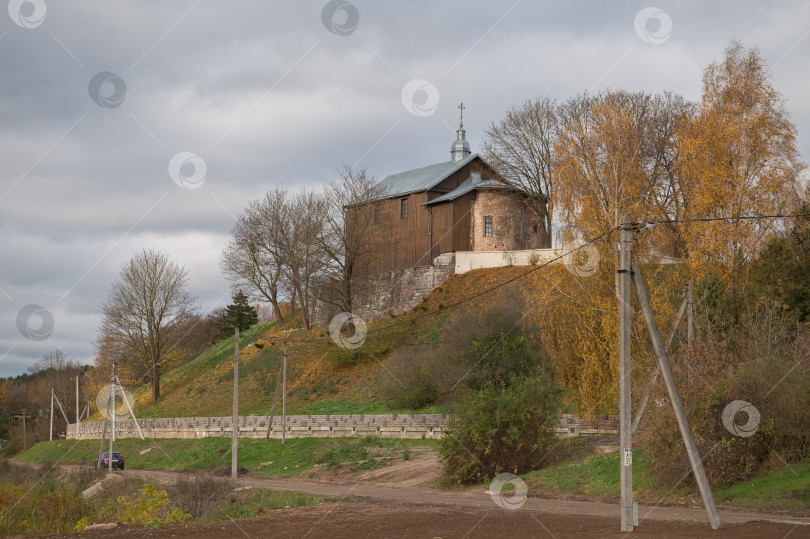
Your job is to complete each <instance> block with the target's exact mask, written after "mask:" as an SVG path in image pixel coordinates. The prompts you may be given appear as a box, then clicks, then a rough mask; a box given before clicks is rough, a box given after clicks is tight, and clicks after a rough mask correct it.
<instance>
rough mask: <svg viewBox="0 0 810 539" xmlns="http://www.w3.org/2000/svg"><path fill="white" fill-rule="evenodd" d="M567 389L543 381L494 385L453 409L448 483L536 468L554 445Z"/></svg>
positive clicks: (445, 454) (444, 453)
mask: <svg viewBox="0 0 810 539" xmlns="http://www.w3.org/2000/svg"><path fill="white" fill-rule="evenodd" d="M561 397H562V390H561V389H560V388H559V387H557V386H556V385H554V384H553V383H549V382H548V381H545V380H543V379H541V378H515V379H513V380H512V381H511V384H510V385H509V386H503V385H496V384H494V383H492V382H489V383H488V384H487V385H486V386H485V387H484V388H483V389H481V390H480V391H478V392H477V393H475V394H474V395H472V396H469V397H467V398H464V399H462V400H461V401H460V402H458V403H457V404H456V405H455V406H454V408H453V414H454V415H452V416H451V417H450V424H449V425H448V428H447V430H446V431H445V435H444V437H443V438H442V441H441V446H440V454H441V460H442V463H443V465H444V472H445V475H446V476H447V478H448V479H449V480H450V481H451V482H453V483H458V484H470V483H479V482H486V481H489V480H491V479H492V478H494V477H495V476H496V475H498V474H499V473H501V472H511V473H515V474H521V473H525V472H528V471H530V470H533V469H535V468H536V467H537V466H538V465H539V464H540V463H542V462H543V461H544V460H545V459H546V457H547V456H548V454H549V452H550V450H551V448H552V446H553V444H554V425H555V423H556V421H557V419H558V416H559V410H560V405H561Z"/></svg>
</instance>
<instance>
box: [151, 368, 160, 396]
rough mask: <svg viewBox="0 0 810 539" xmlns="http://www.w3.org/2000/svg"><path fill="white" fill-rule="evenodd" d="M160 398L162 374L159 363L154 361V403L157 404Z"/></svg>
mask: <svg viewBox="0 0 810 539" xmlns="http://www.w3.org/2000/svg"><path fill="white" fill-rule="evenodd" d="M158 397H160V373H159V372H158V364H157V361H155V360H152V402H157V401H158Z"/></svg>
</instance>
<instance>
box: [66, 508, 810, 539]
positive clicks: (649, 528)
mask: <svg viewBox="0 0 810 539" xmlns="http://www.w3.org/2000/svg"><path fill="white" fill-rule="evenodd" d="M614 513H615V511H614ZM808 532H810V528H808V527H806V526H799V525H788V524H777V523H772V522H748V523H744V524H730V525H727V527H726V528H725V529H724V530H722V531H714V530H711V529H710V528H709V527H708V526H707V525H705V524H696V523H686V522H671V521H660V520H649V521H646V522H644V523H643V525H642V526H641V527H640V528H639V529H638V531H637V532H636V533H634V534H633V537H639V538H643V537H651V538H652V537H654V538H656V539H674V538H682V537H688V538H690V539H701V538H714V539H717V538H730V537H734V538H742V539H754V538H756V539H761V538H770V537H774V538H789V539H796V538H802V537H810V534H809V533H808ZM71 537H81V538H92V539H100V538H105V539H106V538H109V537H116V538H123V539H141V538H154V537H181V538H190V537H199V538H216V539H224V538H226V537H251V538H252V537H285V538H292V537H309V538H313V539H317V538H324V539H337V538H342V537H349V538H352V539H365V538H391V537H395V538H396V537H407V538H409V539H410V538H421V537H425V538H451V537H453V538H455V537H467V538H484V537H499V538H500V537H506V538H511V537H544V538H558V539H563V538H583V537H584V538H590V537H627V534H624V533H622V532H620V531H619V519H618V515H617V514H616V515H614V516H613V517H602V516H583V515H572V514H553V513H545V512H539V511H533V510H528V509H526V507H525V506H524V507H523V508H521V509H520V510H517V511H507V510H504V509H499V508H497V507H496V508H492V507H490V508H488V509H472V508H466V507H459V506H447V505H443V506H438V505H424V504H421V505H420V504H411V503H400V502H384V501H376V500H369V499H365V498H346V499H344V500H342V501H327V502H324V503H323V504H321V505H318V506H310V507H295V508H289V509H283V510H277V511H272V512H270V513H268V514H267V515H262V516H259V517H256V518H251V519H246V520H239V521H231V522H216V523H203V524H179V525H172V526H166V527H164V528H159V529H143V528H127V527H124V528H118V529H116V530H113V531H111V532H109V531H98V532H84V533H80V534H71Z"/></svg>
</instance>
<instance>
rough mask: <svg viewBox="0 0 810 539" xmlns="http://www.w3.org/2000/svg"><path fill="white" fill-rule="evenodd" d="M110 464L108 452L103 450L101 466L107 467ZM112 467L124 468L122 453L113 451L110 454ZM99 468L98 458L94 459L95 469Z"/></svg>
mask: <svg viewBox="0 0 810 539" xmlns="http://www.w3.org/2000/svg"><path fill="white" fill-rule="evenodd" d="M109 466H110V453H109V452H107V451H105V452H104V453H102V454H101V468H109ZM112 467H113V468H121V469H122V470H123V469H124V455H122V454H121V453H116V452H115V451H113V454H112ZM98 468H99V462H98V459H96V469H98Z"/></svg>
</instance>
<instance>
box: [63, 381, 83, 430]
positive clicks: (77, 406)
mask: <svg viewBox="0 0 810 539" xmlns="http://www.w3.org/2000/svg"><path fill="white" fill-rule="evenodd" d="M66 404H67V403H66ZM80 407H81V404H80V403H79V377H78V375H77V376H76V439H77V440H78V439H79V421H80V418H79V408H80Z"/></svg>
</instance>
